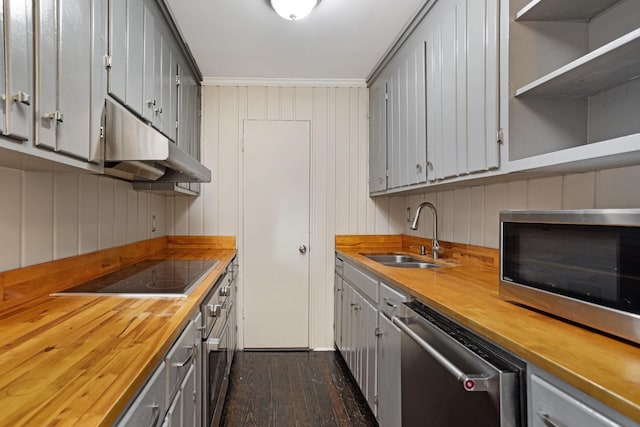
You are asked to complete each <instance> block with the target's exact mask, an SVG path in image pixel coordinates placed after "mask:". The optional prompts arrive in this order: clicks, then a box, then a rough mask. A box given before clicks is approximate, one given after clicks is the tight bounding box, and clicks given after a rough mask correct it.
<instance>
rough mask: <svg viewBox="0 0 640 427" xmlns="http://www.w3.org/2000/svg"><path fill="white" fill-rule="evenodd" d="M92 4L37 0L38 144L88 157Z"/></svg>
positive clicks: (87, 0)
mask: <svg viewBox="0 0 640 427" xmlns="http://www.w3.org/2000/svg"><path fill="white" fill-rule="evenodd" d="M91 3H92V2H91V0H59V1H54V0H39V1H38V2H37V3H36V7H37V10H38V22H37V25H38V52H37V57H38V63H37V81H38V88H39V90H38V96H37V100H36V101H37V108H36V124H37V134H36V145H38V146H41V147H46V148H49V149H52V150H55V151H58V152H61V153H64V154H69V155H71V156H73V157H77V158H80V159H83V160H87V159H89V146H90V125H91V114H90V111H91V108H90V106H91V66H92V64H93V61H92V57H91V54H92V27H91V25H92V19H87V18H88V17H89V18H91V17H92V4H91Z"/></svg>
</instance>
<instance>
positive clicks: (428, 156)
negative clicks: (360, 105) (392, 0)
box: [369, 0, 500, 193]
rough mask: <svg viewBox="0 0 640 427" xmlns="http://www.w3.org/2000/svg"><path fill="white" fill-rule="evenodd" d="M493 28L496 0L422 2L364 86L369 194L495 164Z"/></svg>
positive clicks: (496, 59) (434, 181)
mask: <svg viewBox="0 0 640 427" xmlns="http://www.w3.org/2000/svg"><path fill="white" fill-rule="evenodd" d="M498 28H499V0H433V1H428V2H425V4H424V6H423V8H422V9H421V10H420V11H419V12H418V14H417V15H416V17H415V19H414V20H413V21H412V22H411V24H410V25H409V27H408V30H407V33H405V34H403V35H402V36H401V37H400V39H399V40H400V42H399V45H397V46H395V47H394V49H393V50H392V53H391V56H390V57H388V58H385V61H383V64H384V65H383V66H382V68H379V69H377V70H376V71H375V72H374V74H373V77H374V79H373V80H372V81H370V84H369V89H370V96H371V100H370V120H371V123H370V131H371V132H370V135H371V140H370V156H371V158H370V164H371V171H370V193H384V192H385V190H395V191H398V190H402V189H403V188H404V187H408V188H416V187H421V186H427V185H433V184H438V183H440V182H446V181H448V180H450V179H453V178H460V177H464V176H467V175H472V174H473V175H474V176H476V175H477V174H478V173H481V172H485V171H492V170H497V169H498V168H499V166H500V145H499V142H498V139H499V138H498V136H499V134H500V133H499V128H500V125H499V118H500V116H499V80H498V79H499V73H498V69H499V57H498V53H499V37H498V35H499V33H498ZM383 84H386V93H387V99H386V115H383V114H381V111H382V108H381V104H380V95H379V92H380V91H381V87H382V85H383ZM383 131H385V132H386V153H382V150H381V149H380V145H381V143H382V141H384V138H383V137H382V136H381V135H382V132H383ZM383 163H386V174H387V176H388V178H387V182H386V188H385V187H384V186H383V182H381V179H380V178H382V174H381V173H380V171H381V170H382V166H381V165H382V164H383Z"/></svg>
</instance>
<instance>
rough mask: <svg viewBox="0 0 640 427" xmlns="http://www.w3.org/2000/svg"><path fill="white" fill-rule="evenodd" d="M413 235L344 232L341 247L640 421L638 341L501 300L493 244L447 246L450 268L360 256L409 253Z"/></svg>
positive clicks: (436, 306)
mask: <svg viewBox="0 0 640 427" xmlns="http://www.w3.org/2000/svg"><path fill="white" fill-rule="evenodd" d="M411 239H412V238H410V237H408V236H397V237H393V236H391V237H389V236H369V237H368V238H367V237H364V236H338V237H336V249H337V251H338V253H339V254H342V255H343V256H345V257H346V259H347V260H348V261H349V262H351V263H354V264H356V265H360V266H362V267H364V268H366V269H367V270H370V271H371V272H373V273H374V274H375V275H377V276H379V277H380V278H382V279H383V280H384V281H385V282H387V283H389V284H391V285H395V286H396V287H397V288H399V289H402V290H404V291H406V292H408V293H409V294H411V295H412V296H414V297H416V298H417V299H419V300H421V301H423V302H424V303H425V304H427V305H429V306H431V307H433V308H434V309H436V310H439V311H440V312H442V313H444V314H446V315H447V316H449V317H451V318H452V319H455V320H456V321H458V322H459V323H461V324H463V325H465V326H467V327H469V328H470V329H472V330H474V331H476V332H477V333H479V334H481V335H483V336H484V337H486V338H488V339H489V340H491V341H493V342H495V343H498V344H499V345H501V346H502V347H504V348H506V349H508V350H509V351H511V352H513V353H515V354H517V355H519V356H520V357H522V358H523V359H525V360H526V361H528V362H531V363H533V364H534V365H537V366H538V367H540V368H543V369H545V370H546V371H548V372H550V373H552V374H553V375H555V376H556V377H558V378H560V379H562V380H564V381H565V382H567V383H569V384H571V385H573V386H574V387H576V388H578V389H580V390H582V391H583V392H585V393H587V394H589V395H591V396H592V397H594V398H596V399H598V400H600V401H601V402H603V403H605V404H606V405H608V406H610V407H611V408H614V409H615V410H617V411H619V412H620V413H622V414H624V415H626V416H627V417H629V418H631V419H633V420H635V421H637V422H640V347H639V346H635V345H632V344H628V343H625V342H623V341H621V340H617V339H613V338H610V337H607V336H605V335H604V334H600V333H597V332H594V331H591V330H589V329H587V328H583V327H580V326H576V325H574V324H571V323H569V322H565V321H562V320H559V319H556V318H553V317H551V316H547V315H544V314H541V313H539V312H536V311H534V310H531V309H527V308H524V307H521V306H518V305H515V304H511V303H508V302H506V301H503V300H502V299H500V297H499V296H498V270H497V258H496V257H493V259H491V258H492V256H491V252H492V251H493V252H494V255H496V256H497V251H495V250H491V249H486V248H478V247H474V249H476V250H477V251H475V252H478V253H476V254H474V250H472V249H470V250H469V251H468V252H465V248H462V249H461V248H460V247H461V246H463V245H455V244H454V246H460V247H451V248H447V247H446V248H445V252H444V254H443V256H444V258H443V260H442V262H443V263H444V264H445V265H448V267H447V268H440V269H410V268H394V267H386V266H384V265H382V264H380V263H377V262H375V261H372V260H370V259H368V258H366V257H364V256H363V255H361V254H362V253H383V252H392V251H405V252H407V251H408V248H409V245H414V244H417V242H416V241H415V240H416V239H415V238H413V240H414V241H410V240H411ZM429 242H430V241H426V242H420V244H424V243H427V252H428V249H429V248H430V246H429V245H430V243H429ZM441 244H442V245H443V246H444V245H447V244H446V243H442V242H441ZM467 248H468V247H467ZM411 252H412V256H414V255H415V252H416V250H415V249H411ZM418 258H419V257H418ZM439 261H440V260H439Z"/></svg>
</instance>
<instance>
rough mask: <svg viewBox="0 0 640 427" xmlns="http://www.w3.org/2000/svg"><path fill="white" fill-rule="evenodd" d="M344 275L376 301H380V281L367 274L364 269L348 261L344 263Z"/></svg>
mask: <svg viewBox="0 0 640 427" xmlns="http://www.w3.org/2000/svg"><path fill="white" fill-rule="evenodd" d="M343 274H344V275H343V277H344V278H345V279H346V280H347V281H348V282H349V283H351V284H352V285H353V286H355V287H356V288H358V289H359V290H360V292H361V293H363V294H364V295H366V296H367V297H368V298H369V299H371V300H372V301H374V302H378V281H377V280H375V279H373V278H371V277H369V276H367V275H366V274H364V273H363V272H362V271H360V270H358V269H357V268H355V267H354V266H352V265H351V264H348V263H346V262H345V263H344V270H343Z"/></svg>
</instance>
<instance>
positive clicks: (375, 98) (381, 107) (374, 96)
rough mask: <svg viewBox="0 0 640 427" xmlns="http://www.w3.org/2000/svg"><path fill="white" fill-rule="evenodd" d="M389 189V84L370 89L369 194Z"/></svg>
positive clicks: (379, 80)
mask: <svg viewBox="0 0 640 427" xmlns="http://www.w3.org/2000/svg"><path fill="white" fill-rule="evenodd" d="M386 189H387V82H386V81H385V80H383V79H378V80H376V81H375V82H374V83H373V84H372V85H371V87H370V88H369V192H370V193H375V192H378V191H384V190H386Z"/></svg>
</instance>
